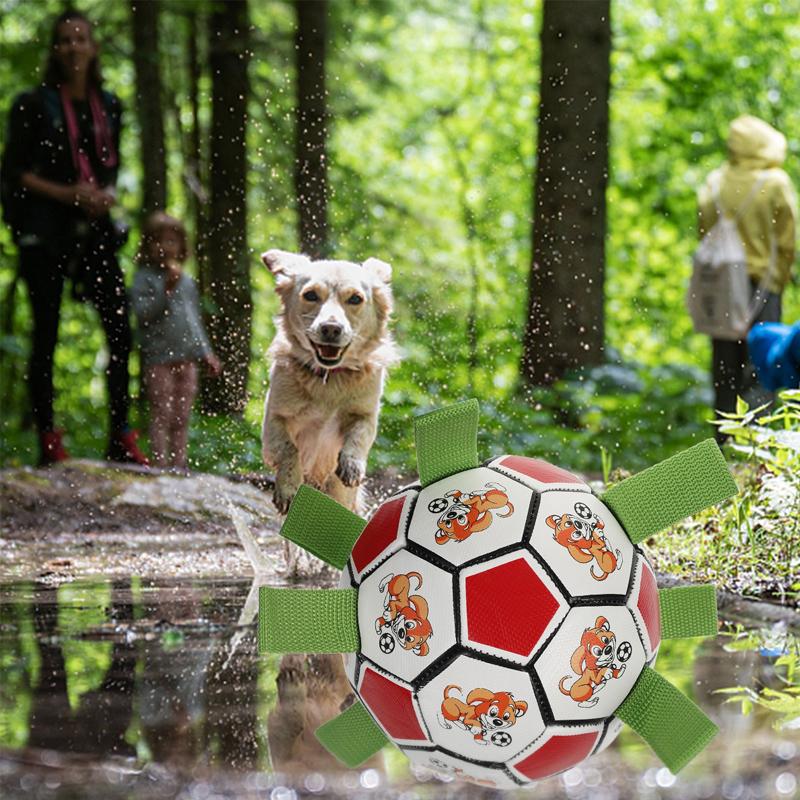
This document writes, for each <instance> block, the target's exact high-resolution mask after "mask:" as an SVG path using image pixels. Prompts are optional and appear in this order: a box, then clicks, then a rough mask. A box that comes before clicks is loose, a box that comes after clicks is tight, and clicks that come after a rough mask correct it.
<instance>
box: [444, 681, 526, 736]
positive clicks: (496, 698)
mask: <svg viewBox="0 0 800 800" xmlns="http://www.w3.org/2000/svg"><path fill="white" fill-rule="evenodd" d="M452 689H456V690H457V691H459V692H461V687H460V686H456V685H455V684H453V683H451V684H450V685H449V686H446V687H445V690H444V700H443V701H442V717H444V720H442V719H440V720H439V724H440V725H441V726H442V727H443V728H452V727H453V725H456V726H457V727H459V728H463V729H464V730H465V731H470V732H471V733H472V734H473V738H474V739H475V741H476V742H477V743H478V744H489V741H487V739H486V737H487V736H491V734H493V733H495V732H496V731H502V730H505V729H506V728H510V727H512V726H513V725H515V724H516V722H517V720H518V719H519V718H520V717H521V716H523V715H524V714H525V712H526V711H527V710H528V704H527V703H526V702H525V701H524V700H515V699H514V697H513V696H512V695H511V694H510V693H509V692H491V691H489V689H473V690H472V691H471V692H470V693H469V694H468V695H467V702H466V703H465V702H464V701H463V700H459V699H458V698H457V697H451V696H450V691H451V690H452ZM450 723H453V724H452V725H451V724H450Z"/></svg>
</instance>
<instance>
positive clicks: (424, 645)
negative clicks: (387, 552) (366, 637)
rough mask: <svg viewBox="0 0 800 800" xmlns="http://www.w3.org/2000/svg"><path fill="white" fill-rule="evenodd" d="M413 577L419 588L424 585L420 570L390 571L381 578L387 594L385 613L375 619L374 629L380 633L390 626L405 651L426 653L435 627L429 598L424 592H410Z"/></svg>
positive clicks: (381, 584)
mask: <svg viewBox="0 0 800 800" xmlns="http://www.w3.org/2000/svg"><path fill="white" fill-rule="evenodd" d="M412 578H413V579H415V580H416V582H417V589H419V588H420V587H421V586H422V576H421V575H420V574H419V572H409V573H407V574H400V575H393V574H389V575H386V576H385V577H384V578H382V579H381V582H380V583H379V584H378V589H379V591H380V592H385V593H386V594H385V596H384V600H383V615H382V616H380V617H378V618H377V619H376V620H375V631H376V633H381V630H382V629H383V628H384V627H388V628H389V629H390V630H391V632H392V634H393V635H394V637H395V639H396V640H397V641H398V642H399V644H400V646H401V647H402V648H403V649H404V650H410V651H411V652H413V653H415V654H416V655H418V656H426V655H428V653H429V652H430V646H429V645H428V639H430V638H431V636H433V628H432V627H431V623H430V621H429V620H428V602H427V600H425V598H424V597H422V595H419V594H409V592H410V591H411V580H412Z"/></svg>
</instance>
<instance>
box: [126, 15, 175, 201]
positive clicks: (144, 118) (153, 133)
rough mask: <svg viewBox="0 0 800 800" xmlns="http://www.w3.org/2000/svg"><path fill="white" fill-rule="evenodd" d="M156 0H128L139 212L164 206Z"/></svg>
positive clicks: (163, 149) (164, 157) (161, 103)
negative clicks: (139, 178) (138, 147)
mask: <svg viewBox="0 0 800 800" xmlns="http://www.w3.org/2000/svg"><path fill="white" fill-rule="evenodd" d="M160 10H161V2H160V0H132V2H131V16H132V22H133V24H132V28H133V67H134V72H135V74H136V109H137V112H138V116H139V129H140V137H139V141H140V143H141V159H142V176H143V177H142V184H143V191H142V214H143V215H146V214H148V213H149V212H151V211H155V210H156V209H161V208H166V206H167V161H166V149H165V147H164V106H163V88H162V84H161V69H160V67H159V51H158V17H159V13H160Z"/></svg>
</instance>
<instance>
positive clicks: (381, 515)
mask: <svg viewBox="0 0 800 800" xmlns="http://www.w3.org/2000/svg"><path fill="white" fill-rule="evenodd" d="M405 503H406V497H405V496H403V497H397V498H395V499H394V500H389V501H387V502H386V503H384V504H383V505H382V506H380V507H379V508H378V510H377V511H376V512H375V516H373V517H372V519H371V520H370V521H369V522H368V523H367V526H366V527H365V528H364V530H363V531H362V532H361V536H359V537H358V539H357V540H356V543H355V545H354V546H353V552H352V559H353V567H354V568H355V571H356V573H359V574H360V573H361V572H363V571H364V570H365V569H366V568H367V567H368V566H369V565H370V564H371V563H372V562H373V561H374V560H375V559H376V558H378V556H380V555H381V553H383V551H384V550H388V549H389V548H390V547H391V546H392V544H393V543H394V542H395V540H396V539H397V538H398V536H399V535H400V533H399V528H400V520H401V519H402V516H403V506H404V505H405Z"/></svg>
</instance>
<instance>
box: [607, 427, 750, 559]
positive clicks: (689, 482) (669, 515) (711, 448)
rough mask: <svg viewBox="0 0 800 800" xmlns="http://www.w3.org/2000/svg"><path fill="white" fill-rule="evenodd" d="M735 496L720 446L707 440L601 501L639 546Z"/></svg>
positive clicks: (625, 483) (628, 481) (627, 482)
mask: <svg viewBox="0 0 800 800" xmlns="http://www.w3.org/2000/svg"><path fill="white" fill-rule="evenodd" d="M737 492H738V489H737V488H736V482H735V481H734V480H733V477H732V476H731V473H730V471H729V470H728V466H727V464H726V463H725V458H724V457H723V455H722V452H721V451H720V449H719V446H718V445H717V443H716V442H715V441H714V440H713V439H706V440H705V441H704V442H700V444H696V445H694V447H690V448H689V449H688V450H684V451H683V452H682V453H678V454H677V455H674V456H672V457H671V458H668V459H666V461H662V462H661V463H660V464H655V465H654V466H652V467H649V468H648V469H646V470H644V471H643V472H640V473H638V474H637V475H633V476H632V477H630V478H626V479H625V480H624V481H621V482H620V483H618V484H617V485H616V486H612V487H611V488H610V489H609V490H608V491H607V492H606V493H605V494H603V495H601V500H602V501H603V502H604V503H605V504H606V505H607V506H608V507H609V508H610V509H611V510H612V511H613V512H614V514H615V516H616V517H617V519H619V521H620V522H621V523H622V526H623V527H624V528H625V530H626V532H627V534H628V536H629V537H630V540H631V541H632V542H633V543H634V544H638V543H639V542H641V541H642V540H644V539H647V538H648V537H649V536H652V535H653V534H655V533H658V532H659V531H661V530H664V528H668V527H669V526H670V525H674V524H675V523H676V522H679V521H680V520H682V519H684V518H685V517H689V516H691V515H692V514H696V513H697V512H698V511H702V510H703V509H704V508H708V506H711V505H714V504H715V503H719V502H721V501H722V500H726V499H727V498H728V497H732V496H733V495H735V494H736V493H737Z"/></svg>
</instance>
